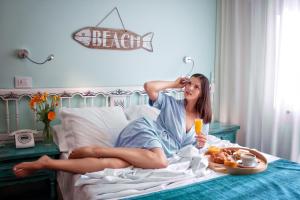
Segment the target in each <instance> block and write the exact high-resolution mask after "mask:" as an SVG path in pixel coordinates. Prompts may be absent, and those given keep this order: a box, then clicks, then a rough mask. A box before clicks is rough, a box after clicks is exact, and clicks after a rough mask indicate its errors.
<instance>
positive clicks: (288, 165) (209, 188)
mask: <svg viewBox="0 0 300 200" xmlns="http://www.w3.org/2000/svg"><path fill="white" fill-rule="evenodd" d="M130 199H139V200H160V199H170V200H171V199H172V200H174V199H179V200H187V199H192V200H196V199H213V200H216V199H222V200H224V199H225V200H226V199H230V200H240V199H243V200H248V199H249V200H250V199H251V200H253V199H264V200H266V199H271V200H276V199H278V200H279V199H280V200H283V199H288V200H290V199H300V164H299V163H295V162H291V161H288V160H283V159H280V160H277V161H275V162H272V163H269V166H268V169H267V170H266V171H264V172H262V173H258V174H252V175H239V176H237V175H235V176H234V175H228V176H223V177H220V178H216V179H212V180H209V181H205V182H202V183H195V184H192V185H189V186H183V187H180V188H176V189H170V190H164V191H160V192H156V193H152V194H147V195H143V196H139V197H134V198H130Z"/></svg>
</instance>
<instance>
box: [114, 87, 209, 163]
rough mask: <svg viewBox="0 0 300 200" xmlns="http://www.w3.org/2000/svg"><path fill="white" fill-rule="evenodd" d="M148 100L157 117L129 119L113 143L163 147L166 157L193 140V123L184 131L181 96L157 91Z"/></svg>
mask: <svg viewBox="0 0 300 200" xmlns="http://www.w3.org/2000/svg"><path fill="white" fill-rule="evenodd" d="M149 104H150V105H151V106H153V107H156V108H158V109H159V110H160V114H159V116H158V117H157V119H156V121H152V120H150V119H148V118H146V117H143V118H140V119H137V120H135V121H133V122H131V123H129V124H128V125H127V126H126V127H125V128H124V129H123V130H122V131H121V133H120V135H119V137H118V139H117V141H116V144H115V146H116V147H137V148H145V149H152V148H157V147H159V148H162V149H163V150H164V152H165V154H166V156H167V157H170V156H171V155H173V154H174V153H176V152H177V151H178V150H179V149H181V148H182V147H184V146H186V145H189V144H194V145H195V144H196V138H195V128H194V126H193V127H192V128H191V129H190V130H189V131H188V132H186V125H185V124H186V123H185V107H184V100H176V99H175V98H174V97H171V96H168V95H166V94H164V93H161V92H160V93H159V95H158V98H157V100H156V101H155V102H152V101H151V100H150V101H149ZM208 129H209V124H205V125H204V126H203V128H202V132H203V133H205V134H207V133H208Z"/></svg>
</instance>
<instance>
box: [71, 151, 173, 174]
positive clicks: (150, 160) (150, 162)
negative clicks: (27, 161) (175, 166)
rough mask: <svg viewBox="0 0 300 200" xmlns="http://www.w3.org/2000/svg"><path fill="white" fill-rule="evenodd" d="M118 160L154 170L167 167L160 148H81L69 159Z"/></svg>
mask: <svg viewBox="0 0 300 200" xmlns="http://www.w3.org/2000/svg"><path fill="white" fill-rule="evenodd" d="M86 156H89V157H95V158H119V159H121V160H124V161H126V162H128V163H130V164H132V165H133V166H135V167H140V168H145V169H154V168H164V167H166V166H167V165H168V163H167V159H166V156H165V154H164V152H163V150H162V149H161V148H153V149H150V150H148V149H140V148H123V147H117V148H113V147H96V146H93V147H81V148H78V149H75V150H74V151H73V152H72V153H71V154H70V156H69V158H71V159H73V158H83V157H86Z"/></svg>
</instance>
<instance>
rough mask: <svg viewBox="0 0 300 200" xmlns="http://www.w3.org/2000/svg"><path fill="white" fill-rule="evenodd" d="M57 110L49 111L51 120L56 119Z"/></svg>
mask: <svg viewBox="0 0 300 200" xmlns="http://www.w3.org/2000/svg"><path fill="white" fill-rule="evenodd" d="M55 116H56V115H55V112H53V111H50V112H48V119H49V120H50V121H52V120H54V119H55Z"/></svg>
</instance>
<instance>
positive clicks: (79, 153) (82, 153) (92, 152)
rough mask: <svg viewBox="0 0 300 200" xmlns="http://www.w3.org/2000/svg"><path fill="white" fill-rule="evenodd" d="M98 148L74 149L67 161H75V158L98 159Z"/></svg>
mask: <svg viewBox="0 0 300 200" xmlns="http://www.w3.org/2000/svg"><path fill="white" fill-rule="evenodd" d="M99 150H100V147H90V146H89V147H80V148H77V149H74V150H73V151H72V152H71V154H70V155H69V159H76V158H100V155H99V153H97V152H96V151H99Z"/></svg>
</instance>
